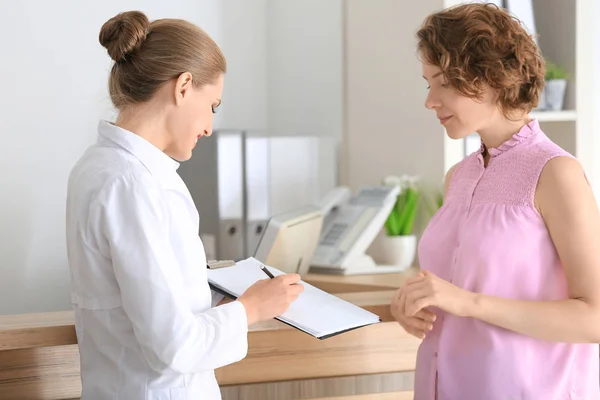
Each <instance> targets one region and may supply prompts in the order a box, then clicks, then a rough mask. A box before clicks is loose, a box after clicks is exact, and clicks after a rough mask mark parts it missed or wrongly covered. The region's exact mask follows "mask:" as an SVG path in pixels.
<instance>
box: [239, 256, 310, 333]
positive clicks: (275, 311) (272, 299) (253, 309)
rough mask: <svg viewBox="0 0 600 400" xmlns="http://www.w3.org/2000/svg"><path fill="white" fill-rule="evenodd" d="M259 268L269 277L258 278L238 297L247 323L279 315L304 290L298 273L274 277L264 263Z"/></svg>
mask: <svg viewBox="0 0 600 400" xmlns="http://www.w3.org/2000/svg"><path fill="white" fill-rule="evenodd" d="M261 270H262V271H263V272H264V273H265V274H266V275H267V276H268V277H269V279H262V280H259V281H258V282H256V283H255V284H254V285H252V286H250V287H249V288H248V290H246V291H245V292H244V294H242V295H241V296H240V297H239V298H238V300H239V302H240V303H242V304H243V305H244V308H245V309H246V315H247V317H248V325H251V324H253V323H255V322H258V321H265V320H269V319H272V318H274V317H278V316H280V315H281V314H283V313H284V312H286V311H287V309H288V308H289V306H290V304H291V303H292V302H293V301H294V300H296V299H297V298H298V296H299V295H300V293H302V291H303V290H304V286H302V285H300V284H298V283H299V282H300V275H298V274H284V275H279V276H277V277H275V276H273V274H272V273H271V271H269V270H268V269H267V268H266V267H265V266H264V265H262V266H261Z"/></svg>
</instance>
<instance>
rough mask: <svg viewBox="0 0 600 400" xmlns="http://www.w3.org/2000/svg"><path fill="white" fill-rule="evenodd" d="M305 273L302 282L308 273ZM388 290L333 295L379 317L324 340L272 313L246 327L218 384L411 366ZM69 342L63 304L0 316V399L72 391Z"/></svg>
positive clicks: (75, 384) (74, 377) (74, 360)
mask: <svg viewBox="0 0 600 400" xmlns="http://www.w3.org/2000/svg"><path fill="white" fill-rule="evenodd" d="M316 278H318V277H316ZM330 278H331V277H328V278H327V279H324V280H323V281H327V280H328V279H330ZM340 278H348V277H340ZM353 278H355V277H353ZM306 280H307V281H309V279H308V277H307V279H306ZM311 281H312V279H311ZM311 283H312V282H311ZM334 283H335V282H334ZM351 284H352V285H354V284H355V282H351ZM369 285H371V283H369ZM394 293H395V290H378V291H369V292H353V293H344V294H337V295H338V296H339V297H341V298H344V299H346V300H348V301H350V302H352V303H354V304H357V305H359V306H361V307H364V308H365V309H368V310H370V311H372V312H374V313H376V314H378V315H379V316H380V317H381V318H382V320H383V321H384V322H382V323H379V324H376V325H372V326H368V327H364V328H360V329H357V330H354V331H350V332H346V333H344V334H341V335H338V336H335V337H332V338H329V339H326V340H318V339H315V338H313V337H312V336H309V335H307V334H305V333H303V332H300V331H298V330H296V329H293V328H291V327H289V326H287V325H285V324H282V323H280V322H278V321H275V320H273V321H269V322H267V323H261V324H256V325H254V326H252V327H250V329H249V333H248V341H249V350H248V355H247V357H246V358H245V359H244V360H242V361H241V362H239V363H236V364H232V365H229V366H226V367H223V368H220V369H218V370H217V371H216V375H217V379H218V381H219V384H220V385H222V386H232V385H245V384H255V383H265V382H282V381H291V380H304V379H321V378H332V377H347V376H357V375H368V374H385V373H394V372H402V371H412V370H414V366H415V358H416V349H417V346H418V345H419V342H420V341H419V340H417V339H415V338H413V337H411V336H409V335H408V334H406V333H405V332H404V331H403V330H402V329H401V328H400V327H399V326H398V324H397V323H396V322H394V321H392V317H391V314H390V310H389V303H390V300H391V298H392V296H393V295H394ZM76 343H77V341H76V336H75V328H74V320H73V313H72V312H70V311H69V312H56V313H45V314H30V315H15V316H0V399H5V398H11V399H25V398H35V399H72V398H77V397H79V395H80V393H81V386H80V382H79V353H78V349H77V344H76Z"/></svg>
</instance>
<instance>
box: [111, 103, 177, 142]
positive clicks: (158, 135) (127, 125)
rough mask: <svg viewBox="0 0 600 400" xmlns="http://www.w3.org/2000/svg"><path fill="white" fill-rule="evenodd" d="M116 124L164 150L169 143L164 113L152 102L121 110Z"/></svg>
mask: <svg viewBox="0 0 600 400" xmlns="http://www.w3.org/2000/svg"><path fill="white" fill-rule="evenodd" d="M115 125H117V126H118V127H120V128H123V129H126V130H128V131H130V132H133V133H135V134H136V135H138V136H140V137H141V138H144V139H145V140H147V141H148V142H150V143H152V144H153V145H154V146H155V147H157V148H158V149H160V150H161V151H163V152H164V151H165V149H166V148H167V147H168V145H169V143H168V138H167V136H166V134H165V132H166V129H165V118H164V115H163V113H162V112H161V111H160V109H157V108H156V107H152V105H151V104H144V105H140V106H133V107H129V108H127V109H125V110H123V111H121V112H120V113H119V116H118V117H117V121H116V122H115Z"/></svg>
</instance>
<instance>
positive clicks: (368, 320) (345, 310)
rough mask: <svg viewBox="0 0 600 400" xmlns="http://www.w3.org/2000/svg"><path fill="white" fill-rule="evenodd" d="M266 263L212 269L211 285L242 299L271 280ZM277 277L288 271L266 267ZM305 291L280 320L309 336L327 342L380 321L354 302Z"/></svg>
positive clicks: (247, 262)
mask: <svg viewBox="0 0 600 400" xmlns="http://www.w3.org/2000/svg"><path fill="white" fill-rule="evenodd" d="M262 265H263V264H262V263H261V262H260V261H258V260H257V259H255V258H253V257H250V258H248V259H246V260H243V261H238V262H237V263H236V265H235V266H232V267H226V268H219V269H209V270H208V271H207V272H208V282H209V284H210V286H211V287H212V288H213V290H215V291H217V292H221V293H222V294H224V295H226V296H229V297H233V298H238V297H239V296H241V295H242V293H244V292H245V291H246V289H248V288H249V287H250V286H252V285H253V284H254V283H256V282H257V281H259V280H261V279H269V278H268V277H267V276H266V274H265V273H264V272H263V271H261V269H260V268H261V266H262ZM265 267H266V268H267V269H268V270H269V271H270V272H271V273H272V274H273V275H274V276H277V275H282V274H284V272H282V271H280V270H278V269H277V268H273V267H271V266H265ZM301 284H302V285H303V286H304V291H303V292H302V293H301V294H300V296H298V299H296V300H295V301H294V302H293V303H292V304H291V305H290V308H289V309H288V310H287V311H286V312H285V313H284V314H282V315H281V316H279V317H276V319H277V320H279V321H281V322H284V323H286V324H288V325H290V326H292V327H294V328H297V329H299V330H301V331H304V332H306V333H308V334H309V335H312V336H314V337H316V338H317V339H326V338H329V337H331V336H335V335H338V334H340V333H343V332H347V331H350V330H353V329H357V328H360V327H363V326H367V325H372V324H376V323H378V322H380V321H381V320H380V318H379V316H378V315H376V314H373V313H372V312H369V311H367V310H364V309H362V308H360V307H358V306H355V305H354V304H352V303H349V302H347V301H345V300H342V299H340V298H339V297H336V296H333V295H331V294H329V293H327V292H324V291H322V290H320V289H317V288H316V287H314V286H312V285H310V284H308V283H306V282H301Z"/></svg>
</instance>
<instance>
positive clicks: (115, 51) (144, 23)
mask: <svg viewBox="0 0 600 400" xmlns="http://www.w3.org/2000/svg"><path fill="white" fill-rule="evenodd" d="M149 29H150V21H149V20H148V17H146V14H144V13H143V12H141V11H127V12H123V13H120V14H117V15H115V16H114V17H112V18H111V19H109V20H108V21H106V22H105V23H104V25H102V28H101V29H100V36H99V40H100V44H101V45H102V46H104V47H105V48H106V50H107V51H108V55H110V58H112V59H113V60H115V62H120V61H123V60H125V57H126V56H127V55H128V54H131V53H133V52H134V51H135V50H137V49H139V48H140V46H141V45H142V43H143V42H144V40H145V39H146V36H148V31H149Z"/></svg>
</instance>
